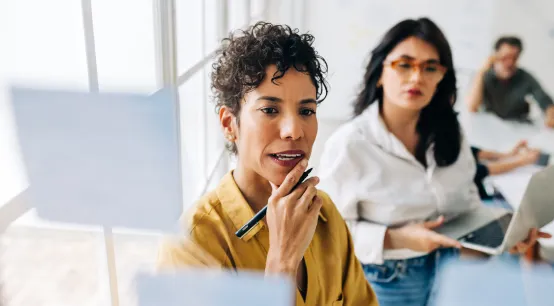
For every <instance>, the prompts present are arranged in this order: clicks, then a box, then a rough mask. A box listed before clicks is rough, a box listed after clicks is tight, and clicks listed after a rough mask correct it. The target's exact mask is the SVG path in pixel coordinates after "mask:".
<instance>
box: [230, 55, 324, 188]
mask: <svg viewBox="0 0 554 306" xmlns="http://www.w3.org/2000/svg"><path fill="white" fill-rule="evenodd" d="M275 72H276V67H275V66H274V65H272V66H269V67H268V68H267V69H266V77H265V78H264V80H263V81H262V83H261V84H260V85H259V86H258V87H257V88H255V89H254V90H252V91H250V92H248V93H246V94H245V95H244V100H243V102H242V103H243V104H242V105H241V110H240V113H239V118H240V119H239V125H240V126H239V125H237V124H236V120H234V119H233V120H228V119H225V114H222V113H225V111H226V110H224V109H222V111H221V112H220V118H221V122H222V125H223V126H224V129H225V132H226V134H231V135H232V136H233V137H235V140H234V141H235V144H236V145H237V151H238V163H237V167H242V168H243V170H245V171H254V172H255V173H257V174H258V175H260V176H262V177H263V178H265V179H267V180H269V181H270V182H272V183H274V184H276V185H280V184H281V183H282V182H283V180H284V179H285V177H286V175H287V174H288V173H289V171H290V170H292V168H293V167H294V166H295V165H296V164H297V163H298V162H299V161H301V160H302V159H303V158H306V159H309V157H310V155H311V152H312V145H313V144H314V141H315V138H316V135H317V118H316V107H317V104H316V88H315V86H314V84H313V83H312V80H311V78H310V76H309V75H308V74H305V73H301V72H298V71H297V70H296V69H294V68H291V69H289V70H287V72H285V74H284V76H283V77H282V78H279V79H277V80H275V83H276V84H275V83H273V82H271V77H272V76H273V75H274V73H275Z"/></svg>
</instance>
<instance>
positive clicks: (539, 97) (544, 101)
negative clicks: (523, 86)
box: [527, 74, 554, 111]
mask: <svg viewBox="0 0 554 306" xmlns="http://www.w3.org/2000/svg"><path fill="white" fill-rule="evenodd" d="M527 76H528V78H529V81H530V82H531V94H533V97H534V98H535V100H536V101H537V103H538V104H539V106H540V107H541V109H542V110H543V111H546V109H547V108H548V107H549V106H551V105H554V102H552V98H551V97H550V96H549V95H548V94H547V93H546V92H545V91H544V89H543V88H542V86H541V85H540V84H539V82H538V81H537V80H536V79H535V78H534V77H533V76H532V75H530V74H527Z"/></svg>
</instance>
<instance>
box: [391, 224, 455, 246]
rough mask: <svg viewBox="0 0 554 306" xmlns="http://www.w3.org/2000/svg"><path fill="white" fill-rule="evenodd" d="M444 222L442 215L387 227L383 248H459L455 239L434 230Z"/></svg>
mask: <svg viewBox="0 0 554 306" xmlns="http://www.w3.org/2000/svg"><path fill="white" fill-rule="evenodd" d="M443 223H444V216H440V217H439V218H438V219H436V220H433V221H427V222H422V223H414V224H408V225H405V226H402V227H399V228H392V229H387V231H386V234H385V249H410V250H413V251H418V252H432V251H434V250H436V249H439V248H449V247H452V248H461V247H462V245H461V244H460V242H459V241H457V240H456V239H452V238H450V237H447V236H445V235H441V234H439V233H437V232H435V231H434V230H433V229H435V228H438V227H440V226H441V225H442V224H443Z"/></svg>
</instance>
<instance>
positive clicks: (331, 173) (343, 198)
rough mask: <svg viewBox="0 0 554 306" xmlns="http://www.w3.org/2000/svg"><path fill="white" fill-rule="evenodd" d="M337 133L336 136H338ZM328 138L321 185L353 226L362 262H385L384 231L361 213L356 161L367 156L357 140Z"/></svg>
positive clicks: (356, 245)
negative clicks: (345, 140) (349, 141)
mask: <svg viewBox="0 0 554 306" xmlns="http://www.w3.org/2000/svg"><path fill="white" fill-rule="evenodd" d="M335 136H337V135H335ZM337 138H338V137H334V138H331V139H329V141H328V142H327V143H326V145H325V149H324V152H323V154H322V156H321V161H320V165H319V170H318V171H319V173H318V176H319V178H320V183H319V185H318V188H320V189H321V190H323V191H325V192H326V193H327V194H329V196H330V197H331V200H332V201H333V202H334V203H335V205H336V207H337V209H338V210H339V212H340V214H341V215H342V217H343V218H344V220H345V221H346V224H347V225H348V227H349V228H350V232H351V234H352V238H353V244H354V250H355V252H356V256H358V258H359V259H360V261H361V262H363V263H366V264H369V263H372V264H382V263H383V262H384V260H383V248H384V240H385V232H386V230H387V227H386V226H384V225H381V224H376V223H373V222H369V221H365V220H360V219H361V218H360V215H359V213H358V204H359V198H360V197H359V194H360V193H359V190H360V189H361V188H362V186H360V178H361V177H362V175H363V170H362V169H360V164H361V163H358V162H356V161H360V160H363V158H367V156H364V152H365V151H364V150H363V149H361V148H358V147H357V145H356V143H351V144H344V143H336V142H337V141H335V140H336V139H337Z"/></svg>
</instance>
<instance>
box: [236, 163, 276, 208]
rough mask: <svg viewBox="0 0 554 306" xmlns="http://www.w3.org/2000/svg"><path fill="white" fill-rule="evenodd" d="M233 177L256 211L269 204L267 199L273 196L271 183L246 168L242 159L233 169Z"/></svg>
mask: <svg viewBox="0 0 554 306" xmlns="http://www.w3.org/2000/svg"><path fill="white" fill-rule="evenodd" d="M233 178H234V179H235V182H236V184H237V186H238V187H239V190H240V192H241V193H242V195H243V196H244V199H245V200H246V202H247V203H248V205H250V207H251V208H252V210H253V211H254V213H257V212H258V211H259V210H261V209H262V208H263V207H264V206H265V205H267V200H268V199H269V197H270V196H271V185H269V182H268V181H267V180H266V179H265V178H263V177H262V176H260V175H259V174H257V173H256V172H254V171H252V170H251V169H247V168H245V167H244V166H243V165H242V163H241V162H240V160H239V161H238V163H237V167H236V169H235V170H234V171H233Z"/></svg>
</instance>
